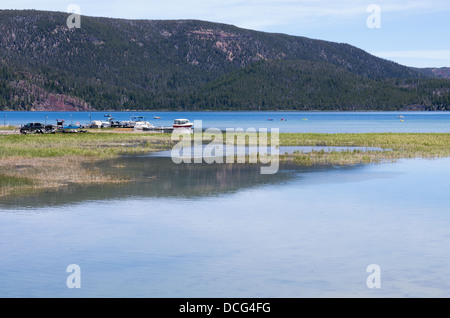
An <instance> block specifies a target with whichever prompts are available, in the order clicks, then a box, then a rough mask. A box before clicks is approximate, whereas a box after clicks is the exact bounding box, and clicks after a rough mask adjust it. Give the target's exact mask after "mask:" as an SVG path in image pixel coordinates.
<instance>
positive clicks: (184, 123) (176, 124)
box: [173, 119, 194, 128]
mask: <svg viewBox="0 0 450 318" xmlns="http://www.w3.org/2000/svg"><path fill="white" fill-rule="evenodd" d="M193 125H194V123H191V122H190V121H189V120H188V119H175V120H174V121H173V128H191V127H192V126H193Z"/></svg>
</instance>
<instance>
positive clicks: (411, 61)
mask: <svg viewBox="0 0 450 318" xmlns="http://www.w3.org/2000/svg"><path fill="white" fill-rule="evenodd" d="M70 4H76V5H78V6H79V7H80V9H81V14H82V15H88V16H101V17H114V18H125V19H199V20H206V21H212V22H222V23H228V24H233V25H236V26H238V27H243V28H248V29H253V30H259V31H265V32H277V33H286V34H290V35H299V36H306V37H309V38H313V39H321V40H328V41H334V42H342V43H349V44H351V45H354V46H356V47H359V48H361V49H363V50H365V51H367V52H369V53H371V54H374V55H376V56H380V57H383V58H386V59H389V60H392V61H395V62H397V63H400V64H403V65H407V66H414V67H443V66H447V67H450V41H449V35H450V1H449V0H427V1H425V0H421V1H416V0H397V1H386V0H368V1H366V0H343V1H328V0H327V1H325V0H208V1H206V0H193V1H187V0H165V1H160V0H159V1H154V0H150V1H144V0H127V1H115V0H109V1H106V0H91V1H86V0H73V1H69V2H64V1H56V0H43V1H29V0H2V1H1V3H0V8H1V9H36V10H49V11H64V12H65V11H66V9H67V7H68V6H69V5H70ZM371 4H375V5H376V6H377V7H378V8H379V9H380V14H379V18H380V19H379V21H380V26H381V27H380V28H369V27H368V25H367V19H368V18H369V17H370V16H371V15H372V14H373V12H372V11H371V12H367V8H368V6H369V5H371Z"/></svg>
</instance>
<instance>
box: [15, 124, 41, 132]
mask: <svg viewBox="0 0 450 318" xmlns="http://www.w3.org/2000/svg"><path fill="white" fill-rule="evenodd" d="M44 132H45V126H44V125H43V124H41V123H28V124H26V125H25V126H22V127H20V133H21V134H31V133H34V134H43V133H44Z"/></svg>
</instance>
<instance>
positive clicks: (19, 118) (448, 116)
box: [0, 112, 450, 133]
mask: <svg viewBox="0 0 450 318" xmlns="http://www.w3.org/2000/svg"><path fill="white" fill-rule="evenodd" d="M108 114H110V115H111V116H112V117H114V118H115V119H116V120H119V121H126V120H129V119H130V117H131V116H144V117H146V119H147V120H148V121H149V122H150V123H152V124H153V125H154V126H172V124H173V120H174V119H176V118H187V119H189V120H190V121H194V120H202V126H203V128H212V127H214V128H219V129H226V128H244V129H247V128H250V127H251V128H255V129H259V128H269V129H270V128H279V129H280V132H318V133H360V132H450V112H0V123H1V124H11V125H24V124H26V123H28V122H41V123H47V124H56V120H57V119H64V120H65V121H66V123H74V124H76V123H79V124H80V125H84V124H88V123H89V122H91V121H93V120H105V119H106V118H105V115H108ZM399 116H403V121H401V119H400V118H399ZM154 117H161V119H154ZM282 119H283V120H282Z"/></svg>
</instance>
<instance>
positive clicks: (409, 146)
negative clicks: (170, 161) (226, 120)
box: [0, 129, 450, 198]
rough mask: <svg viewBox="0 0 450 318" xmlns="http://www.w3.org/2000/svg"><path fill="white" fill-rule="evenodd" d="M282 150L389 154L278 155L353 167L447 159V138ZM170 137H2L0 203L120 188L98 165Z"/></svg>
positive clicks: (319, 141) (316, 140)
mask: <svg viewBox="0 0 450 318" xmlns="http://www.w3.org/2000/svg"><path fill="white" fill-rule="evenodd" d="M279 137H280V138H279V139H280V140H279V141H280V146H330V147H332V146H347V147H348V146H358V147H376V148H382V149H389V151H372V150H369V151H338V152H337V151H331V152H324V151H311V152H308V153H302V152H298V153H295V152H294V153H291V154H283V153H280V156H279V158H280V163H283V162H285V163H293V164H296V165H299V166H320V165H356V164H370V163H380V162H384V161H391V162H392V161H395V160H398V159H408V158H425V159H432V158H442V157H450V133H358V134H348V133H345V134H322V133H280V135H279ZM174 144H175V142H174V141H172V140H171V134H167V133H165V134H164V133H152V132H142V131H121V130H114V129H108V130H104V131H99V130H89V132H88V133H83V134H80V133H74V134H59V133H57V134H38V135H34V134H33V135H21V134H20V133H14V132H11V131H10V130H8V131H6V132H5V133H3V131H0V198H2V197H7V196H21V195H24V194H28V193H29V192H36V193H38V192H39V191H45V190H48V189H56V188H61V187H65V186H67V185H69V184H94V183H105V184H108V183H123V182H130V181H131V179H126V178H123V177H121V178H118V177H116V176H112V175H103V174H100V172H99V171H98V169H96V166H95V165H96V163H97V162H100V161H102V160H105V159H112V158H118V157H120V156H121V155H123V154H143V153H148V152H152V151H163V150H170V149H171V148H172V147H173V146H174Z"/></svg>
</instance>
